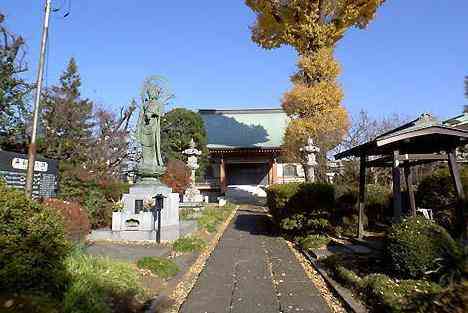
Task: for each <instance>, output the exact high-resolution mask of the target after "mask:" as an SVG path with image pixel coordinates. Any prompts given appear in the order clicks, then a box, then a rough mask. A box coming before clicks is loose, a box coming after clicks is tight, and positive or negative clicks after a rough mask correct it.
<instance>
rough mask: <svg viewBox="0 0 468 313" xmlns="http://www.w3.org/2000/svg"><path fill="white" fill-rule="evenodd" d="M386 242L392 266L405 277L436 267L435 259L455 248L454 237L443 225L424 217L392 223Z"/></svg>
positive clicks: (416, 275)
mask: <svg viewBox="0 0 468 313" xmlns="http://www.w3.org/2000/svg"><path fill="white" fill-rule="evenodd" d="M386 246H387V252H388V254H389V256H390V258H391V262H392V266H393V268H394V270H395V271H396V272H397V273H398V274H399V275H401V276H402V277H408V278H421V277H423V276H424V275H425V274H426V273H428V272H430V271H434V270H436V269H437V260H438V259H440V258H443V257H444V256H445V255H446V253H447V251H453V250H454V249H456V243H455V241H454V240H453V239H452V238H451V237H450V235H449V234H448V233H447V231H446V230H445V229H444V228H442V227H441V226H439V225H437V224H435V223H433V222H431V221H430V220H427V219H425V218H423V217H412V218H408V219H406V220H404V221H403V222H402V223H399V224H395V225H393V226H392V227H391V229H390V231H389V232H388V234H387V245H386Z"/></svg>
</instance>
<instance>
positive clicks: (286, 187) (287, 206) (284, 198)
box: [267, 183, 335, 232]
mask: <svg viewBox="0 0 468 313" xmlns="http://www.w3.org/2000/svg"><path fill="white" fill-rule="evenodd" d="M267 206H268V208H269V210H270V213H271V215H272V217H273V221H274V222H275V223H276V225H278V226H279V227H280V228H282V229H283V230H286V231H296V232H302V231H303V230H304V228H307V227H308V226H310V227H314V226H317V223H318V224H321V223H320V222H317V223H313V225H308V221H309V220H311V219H312V218H315V219H318V218H320V217H323V216H326V217H329V216H330V215H331V214H332V213H333V210H334V208H335V187H334V186H333V185H331V184H322V183H289V184H276V185H272V186H270V187H268V189H267ZM319 226H320V225H319Z"/></svg>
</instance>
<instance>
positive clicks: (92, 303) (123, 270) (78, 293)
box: [63, 252, 144, 313]
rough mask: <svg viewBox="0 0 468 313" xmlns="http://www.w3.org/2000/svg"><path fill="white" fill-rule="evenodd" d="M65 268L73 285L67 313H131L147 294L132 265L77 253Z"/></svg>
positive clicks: (66, 300)
mask: <svg viewBox="0 0 468 313" xmlns="http://www.w3.org/2000/svg"><path fill="white" fill-rule="evenodd" d="M65 264H66V267H67V270H68V272H69V273H70V283H69V285H68V287H67V289H66V291H65V294H64V299H63V311H64V313H89V312H99V313H110V312H127V309H128V308H129V307H136V306H138V304H137V302H136V300H135V297H138V296H142V295H143V294H144V291H143V289H142V288H141V286H140V284H139V277H138V273H137V271H136V270H135V269H134V268H133V267H132V266H131V265H130V264H128V263H124V262H117V261H114V260H111V259H108V258H103V257H94V256H88V255H85V254H82V253H79V252H77V253H74V254H72V255H71V256H70V257H68V258H67V259H66V262H65ZM119 308H120V309H121V310H119ZM124 308H125V309H124Z"/></svg>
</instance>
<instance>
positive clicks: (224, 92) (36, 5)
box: [0, 0, 468, 117]
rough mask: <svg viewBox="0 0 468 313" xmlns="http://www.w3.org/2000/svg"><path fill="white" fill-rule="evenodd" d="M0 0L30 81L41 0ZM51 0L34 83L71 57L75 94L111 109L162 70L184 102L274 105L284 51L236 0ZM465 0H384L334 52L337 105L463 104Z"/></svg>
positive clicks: (178, 102) (467, 64)
mask: <svg viewBox="0 0 468 313" xmlns="http://www.w3.org/2000/svg"><path fill="white" fill-rule="evenodd" d="M44 2H45V0H41V1H37V0H35V1H31V0H2V3H1V5H0V10H2V11H3V13H5V14H6V15H7V25H8V26H9V28H10V29H11V30H12V31H14V32H15V33H17V34H21V35H22V36H23V37H24V38H25V39H26V41H27V45H28V47H27V51H28V63H29V67H30V71H29V73H27V77H28V78H29V79H34V77H35V75H36V67H37V65H36V60H37V58H38V51H39V39H40V28H41V25H42V14H43V9H42V7H43V3H44ZM68 2H69V0H53V3H54V7H56V8H60V7H61V8H62V10H61V11H60V12H57V13H54V14H53V17H52V20H51V28H50V42H49V52H48V58H47V60H48V62H47V75H46V82H47V84H48V85H51V84H54V83H55V82H56V81H57V78H58V76H59V73H60V72H61V71H62V70H63V69H64V68H65V66H66V63H67V61H68V59H69V58H70V57H72V56H74V57H75V58H76V60H77V62H78V66H79V69H80V73H81V75H82V80H83V94H84V95H85V96H87V97H89V98H91V99H92V100H94V101H95V102H97V103H98V104H100V105H102V106H105V107H108V108H116V107H117V106H119V105H122V104H126V103H128V102H129V101H130V99H131V98H133V97H137V96H138V94H139V89H140V87H141V84H142V81H143V79H144V78H145V77H146V76H149V75H155V74H158V75H163V76H165V77H166V78H167V79H168V80H169V81H170V84H171V86H172V88H173V91H174V93H175V94H176V99H175V101H174V105H175V106H179V107H186V108H189V109H193V110H196V109H206V108H210V109H211V108H213V109H228V108H262V107H279V106H280V101H281V96H282V94H283V93H284V92H285V91H286V90H288V88H290V82H289V76H290V75H291V74H292V73H293V72H294V71H295V62H296V55H295V53H294V51H293V50H292V49H291V48H287V47H286V48H282V49H276V50H263V49H261V48H259V47H257V46H256V45H255V44H254V43H253V42H252V41H251V40H250V30H249V26H250V25H251V24H252V23H253V21H254V19H255V17H254V15H253V14H252V13H251V11H250V10H249V8H248V7H246V6H245V5H244V1H242V0H229V1H226V0H223V1H220V0H203V1H187V0H172V1H155V0H139V1H122V0H112V1H111V0H99V1H92V0H79V1H78V0H72V1H71V13H70V15H69V16H68V17H67V18H66V19H63V18H62V17H61V16H62V15H63V14H64V13H65V11H66V8H67V7H68ZM467 14H468V1H466V0H451V1H443V0H432V1H427V0H411V1H408V0H388V1H387V2H386V3H385V4H384V6H383V7H382V8H381V9H380V10H379V11H378V14H377V17H376V19H375V20H374V21H373V22H372V23H371V24H370V25H369V27H368V29H367V30H355V29H353V30H350V31H349V32H348V33H347V34H346V36H345V38H344V39H343V40H342V41H341V42H340V43H339V45H338V47H337V51H336V55H337V58H338V60H339V61H340V63H341V64H342V67H343V74H342V76H341V77H340V81H341V84H342V86H343V88H344V91H345V99H344V102H343V104H344V105H345V106H346V108H347V109H348V110H349V111H350V112H351V113H352V114H354V113H356V112H358V111H360V110H361V109H365V110H367V111H369V112H370V113H371V115H373V116H375V117H383V116H385V115H389V114H393V113H399V114H402V115H404V116H407V117H413V116H416V115H418V114H419V113H422V112H433V113H434V114H436V115H437V116H440V117H450V116H454V115H457V114H459V113H460V112H461V110H462V106H463V105H464V104H468V101H466V100H465V99H464V97H463V77H464V75H468V18H467Z"/></svg>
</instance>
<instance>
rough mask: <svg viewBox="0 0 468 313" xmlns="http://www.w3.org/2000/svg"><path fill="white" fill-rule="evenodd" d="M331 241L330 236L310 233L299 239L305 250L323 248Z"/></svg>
mask: <svg viewBox="0 0 468 313" xmlns="http://www.w3.org/2000/svg"><path fill="white" fill-rule="evenodd" d="M329 242H330V238H329V237H327V236H323V235H308V236H307V237H305V238H302V239H300V240H299V245H300V246H301V247H302V248H303V249H305V250H312V249H318V248H322V247H323V246H326V245H327V244H328V243H329Z"/></svg>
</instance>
